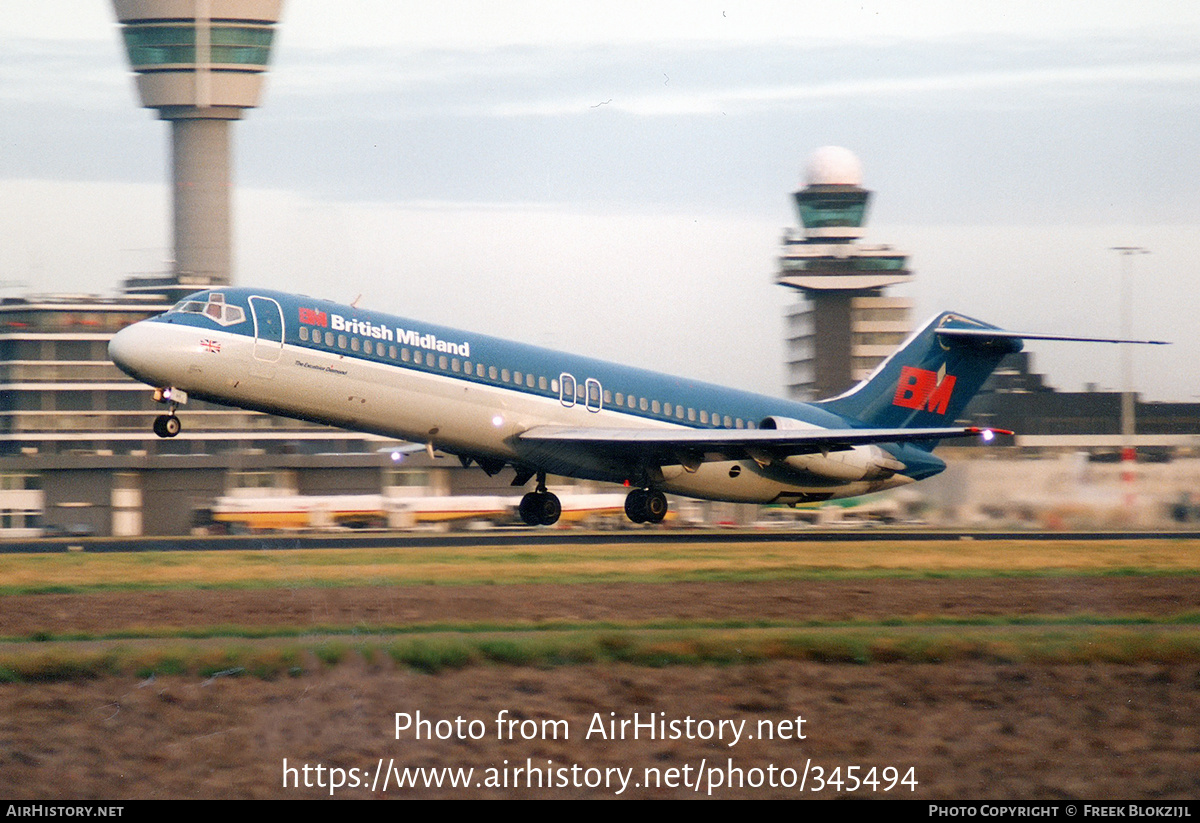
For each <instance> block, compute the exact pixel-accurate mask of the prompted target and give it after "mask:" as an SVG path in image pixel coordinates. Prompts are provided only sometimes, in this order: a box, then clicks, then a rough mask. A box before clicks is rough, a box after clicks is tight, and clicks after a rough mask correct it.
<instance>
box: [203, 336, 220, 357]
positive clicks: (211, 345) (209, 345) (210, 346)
mask: <svg viewBox="0 0 1200 823" xmlns="http://www.w3.org/2000/svg"><path fill="white" fill-rule="evenodd" d="M200 348H202V349H204V350H205V351H208V352H212V353H213V354H220V352H221V344H220V343H218V342H217V341H216V340H209V339H208V338H207V337H206V338H204V339H203V340H201V341H200Z"/></svg>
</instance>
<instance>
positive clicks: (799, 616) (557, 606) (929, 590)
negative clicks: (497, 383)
mask: <svg viewBox="0 0 1200 823" xmlns="http://www.w3.org/2000/svg"><path fill="white" fill-rule="evenodd" d="M3 604H4V608H3V610H2V611H0V636H8V637H25V636H28V635H30V634H32V633H34V632H39V631H44V632H51V633H61V632H70V631H77V632H84V631H86V632H103V631H113V630H116V629H127V628H131V627H148V626H212V625H241V626H306V625H313V626H322V625H325V626H329V625H337V626H353V625H357V624H365V625H396V624H414V623H417V624H419V623H441V622H471V621H504V622H518V621H529V622H535V623H536V622H539V621H549V620H622V621H635V622H636V621H646V620H654V619H669V618H678V619H684V620H689V619H711V620H721V619H764V620H810V619H811V620H849V619H855V618H862V619H868V620H869V619H876V618H885V617H894V616H897V615H906V616H912V615H929V616H940V617H947V616H954V617H967V616H972V615H1003V614H1022V615H1037V614H1043V615H1065V614H1093V615H1119V614H1134V615H1171V614H1178V613H1181V612H1189V611H1192V612H1194V611H1200V578H1198V577H1193V576H1162V577H1059V578H1008V579H998V578H975V579H973V578H965V579H962V578H959V579H933V580H926V579H917V580H895V579H868V580H835V581H808V580H791V581H764V582H728V583H690V582H679V583H614V584H600V583H585V584H578V585H569V584H547V585H526V584H520V585H504V586H397V587H368V586H359V587H344V588H338V587H334V588H295V589H263V590H252V591H237V590H198V591H192V590H189V591H152V592H138V593H135V594H129V593H123V592H120V593H109V592H99V593H95V594H87V595H78V594H39V595H10V596H8V597H5V598H3Z"/></svg>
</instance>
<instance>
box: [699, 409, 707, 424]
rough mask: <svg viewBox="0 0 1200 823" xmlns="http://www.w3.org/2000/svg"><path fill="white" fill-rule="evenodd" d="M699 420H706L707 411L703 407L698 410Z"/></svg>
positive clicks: (702, 421) (704, 421)
mask: <svg viewBox="0 0 1200 823" xmlns="http://www.w3.org/2000/svg"><path fill="white" fill-rule="evenodd" d="M700 422H701V423H707V422H708V412H706V411H705V410H704V409H701V410H700Z"/></svg>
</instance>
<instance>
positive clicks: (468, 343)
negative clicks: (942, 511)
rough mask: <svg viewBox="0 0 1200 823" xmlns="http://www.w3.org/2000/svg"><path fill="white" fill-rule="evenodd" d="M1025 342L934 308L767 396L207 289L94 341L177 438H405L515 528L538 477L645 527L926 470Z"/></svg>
mask: <svg viewBox="0 0 1200 823" xmlns="http://www.w3.org/2000/svg"><path fill="white" fill-rule="evenodd" d="M1024 339H1040V340H1081V341H1089V342H1136V343H1161V342H1162V341H1120V340H1113V339H1108V338H1094V337H1087V338H1085V337H1064V336H1059V335H1048V334H1024V333H1018V332H1010V331H1004V330H1002V329H999V328H997V327H995V326H992V325H990V324H987V323H984V322H982V321H979V320H975V319H972V318H970V317H966V316H964V315H962V314H957V313H954V312H943V313H941V314H938V315H937V316H935V317H934V318H932V319H931V320H929V321H928V322H927V323H925V324H924V325H923V326H921V327H920V328H919V329H917V330H916V331H915V332H913V333H912V335H911V336H909V338H908V339H907V340H906V341H905V342H904V343H903V344H902V345H901V346H900V347H899V348H898V349H897V350H896V352H895V353H893V354H892V355H891V356H890V357H889V358H887V359H886V360H885V361H884V362H883V363H881V364H880V365H879V366H878V367H877V368H876V369H875V370H874V371H873V372H872V373H871V374H870V375H869V376H868V377H867V378H866V379H865V380H863V381H862V382H860V383H859V384H858V385H856V386H854V387H853V388H851V389H850V390H849V391H846V392H845V393H843V394H840V395H838V396H837V397H833V398H830V399H828V400H823V401H818V402H814V403H801V402H798V401H791V400H783V399H779V398H774V397H769V396H764V395H757V394H753V393H750V392H745V391H739V390H735V389H730V388H724V387H721V386H717V385H712V384H708V383H702V382H698V381H695V380H689V379H686V378H681V377H671V376H668V375H664V374H658V373H654V372H651V371H647V370H644V369H638V368H631V367H627V366H620V365H617V364H614V363H608V362H604V361H601V360H595V359H591V358H587V357H582V356H579V355H574V354H566V353H562V352H556V351H550V350H547V349H543V348H539V347H535V346H530V345H526V344H523V343H517V342H512V341H508V340H503V339H499V338H496V337H490V336H486V335H482V334H473V333H470V332H465V331H459V330H456V329H451V328H447V327H444V326H440V325H434V324H429V323H422V322H419V321H416V320H411V319H407V318H402V317H395V316H392V315H388V314H384V313H381V312H375V311H367V310H364V309H360V308H357V307H354V306H347V305H341V304H338V303H333V302H329V301H326V300H318V299H314V298H310V297H306V296H302V295H294V294H286V293H283V292H278V291H271V290H260V289H251V288H233V287H222V288H214V289H210V290H206V291H201V292H197V293H196V294H193V295H191V296H189V297H186V298H184V299H183V300H181V301H179V302H178V303H177V304H176V305H175V306H173V307H172V308H171V309H170V310H168V311H167V312H165V313H163V314H161V315H158V316H156V317H152V318H149V319H147V320H143V321H141V322H138V323H135V324H133V325H130V326H128V327H126V328H124V329H122V330H121V331H119V332H117V334H116V335H114V336H113V338H112V340H111V342H110V343H109V347H108V351H109V357H110V358H111V359H112V361H113V362H114V363H115V364H116V365H117V366H118V367H120V368H121V369H122V370H123V371H124V372H125V373H127V374H129V375H130V376H131V377H133V378H135V379H136V380H139V381H141V382H143V383H146V384H148V385H149V386H151V387H153V389H154V397H155V399H156V400H158V401H159V402H161V403H164V404H165V405H166V407H167V413H166V414H163V415H160V416H158V417H157V418H156V419H155V421H154V427H153V428H154V432H155V434H157V435H159V436H160V437H174V436H176V435H178V434H179V432H180V430H181V428H182V423H181V421H180V419H179V417H178V415H177V411H178V408H179V406H180V405H183V404H186V403H187V401H188V399H189V398H191V397H194V398H198V399H202V400H206V401H211V402H215V403H220V404H224V405H228V406H236V407H240V408H244V409H250V410H254V411H261V412H267V413H270V414H277V415H282V416H285V417H292V418H297V419H300V420H307V421H311V422H316V423H325V424H329V425H333V426H340V427H343V428H346V429H350V430H354V431H361V432H367V433H373V434H378V435H383V436H387V437H392V438H396V439H399V440H406V441H410V442H413V443H418V444H424V445H425V447H426V448H427V449H428V450H429V451H430V453H432V452H433V450H434V449H435V448H436V449H438V450H440V451H443V452H446V453H450V454H454V455H457V456H458V457H459V459H460V461H461V462H462V463H463V465H464V466H467V465H470V464H471V463H475V464H477V465H478V466H479V467H480V468H481V469H483V471H485V472H486V473H488V474H489V475H495V474H497V473H498V472H500V471H501V470H502V469H504V468H505V467H506V466H511V467H512V468H513V469H514V470H515V472H516V476H515V477H514V478H513V481H512V485H513V486H518V487H520V486H525V485H527V484H528V483H529V481H530V480H531V479H532V480H535V485H534V489H533V490H532V491H530V492H528V493H527V494H525V495H524V496H523V497H522V498H521V503H520V507H519V512H520V516H521V519H522V520H523V521H524V522H525V523H527V524H529V525H552V524H554V523H555V522H557V520H558V519H559V516H560V515H561V514H562V504H561V501H560V500H559V499H558V497H557V496H555V495H554V493H553V492H550V491H548V490H547V488H546V476H547V475H548V474H556V475H562V476H569V477H575V478H581V479H586V480H596V481H605V482H613V483H619V484H624V485H626V486H628V487H630V489H631V490H630V491H629V493H628V495H627V496H626V498H625V513H626V515H627V516H628V518H629V519H630V520H631V521H633V522H635V523H657V522H661V521H662V520H663V518H664V517H665V516H666V514H667V511H668V502H667V498H666V496H665V494H666V493H672V494H678V495H683V496H688V497H693V498H700V499H709V500H724V501H730V502H746V503H786V504H791V505H796V504H799V503H812V502H819V501H823V500H831V499H835V498H844V497H855V496H858V495H862V494H867V493H870V492H877V491H882V490H885V489H891V488H896V487H898V486H902V485H905V484H909V483H913V482H915V481H918V480H922V479H925V478H927V477H932V476H933V475H935V474H938V473H939V472H941V471H942V470H943V469H945V467H946V464H945V462H944V461H943V460H941V459H940V458H938V457H936V456H935V455H934V454H933V449H934V447H935V446H936V445H937V444H938V443H939V442H940V441H942V440H947V439H951V438H962V437H977V438H981V439H983V440H984V441H990V440H992V439H993V438H994V437H995V435H997V434H1012V432H1009V431H1006V430H1003V429H995V428H989V427H976V426H954V425H947V421H950V422H953V421H954V420H956V419H957V418H958V416H959V414H960V413H961V412H962V410H963V408H964V407H965V406H966V404H967V402H968V401H969V400H970V399H971V397H972V396H973V395H974V394H975V393H976V392H977V391H978V390H979V388H980V387H981V386H982V385H983V383H984V381H985V380H986V379H987V377H988V375H990V374H991V372H992V370H993V369H994V368H995V366H996V365H997V364H998V363H999V362H1000V360H1001V359H1002V358H1003V357H1004V356H1005V355H1007V354H1009V353H1010V352H1016V351H1020V350H1021V348H1022V346H1023V344H1022V340H1024Z"/></svg>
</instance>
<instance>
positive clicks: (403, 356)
mask: <svg viewBox="0 0 1200 823" xmlns="http://www.w3.org/2000/svg"><path fill="white" fill-rule="evenodd" d="M400 359H401V360H403V361H404V362H405V363H407V362H408V361H409V360H411V359H412V355H411V354H410V353H409V351H408V349H401V350H400Z"/></svg>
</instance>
